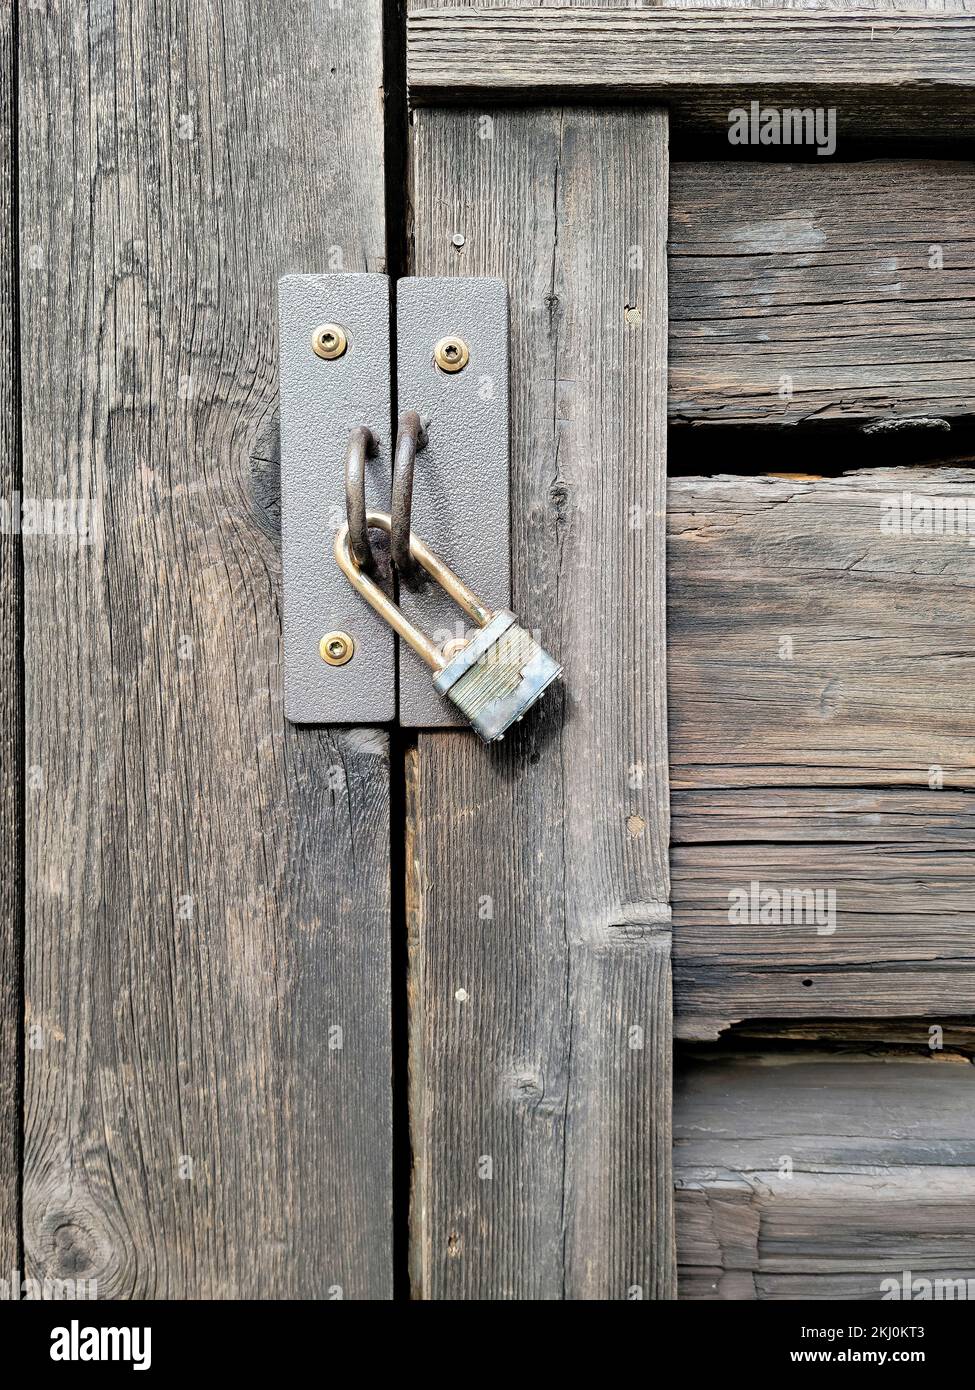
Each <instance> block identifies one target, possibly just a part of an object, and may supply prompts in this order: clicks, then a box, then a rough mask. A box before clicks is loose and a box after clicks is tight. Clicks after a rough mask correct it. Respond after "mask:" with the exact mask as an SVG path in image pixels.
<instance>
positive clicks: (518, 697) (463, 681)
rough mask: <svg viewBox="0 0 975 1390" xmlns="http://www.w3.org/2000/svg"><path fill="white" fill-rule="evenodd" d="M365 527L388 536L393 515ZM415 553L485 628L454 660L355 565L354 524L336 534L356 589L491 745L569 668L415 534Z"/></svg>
mask: <svg viewBox="0 0 975 1390" xmlns="http://www.w3.org/2000/svg"><path fill="white" fill-rule="evenodd" d="M366 524H367V525H368V526H370V527H371V526H378V527H379V529H380V530H382V531H386V532H387V533H388V532H389V531H390V530H391V526H392V523H391V520H390V517H389V513H388V512H368V513H367V514H366ZM410 553H411V554H412V556H413V559H414V560H416V562H417V563H418V564H420V565H422V566H423V568H424V569H425V570H426V572H427V574H429V576H430V578H431V579H432V580H433V581H434V582H435V583H437V584H439V585H440V586H441V588H442V589H443V590H444V592H445V593H447V594H449V595H450V597H451V598H452V599H453V600H454V602H455V603H456V604H457V606H458V607H459V608H462V609H463V610H464V612H465V613H466V614H467V616H468V617H469V618H471V619H472V620H473V621H474V622H475V623H476V624H477V627H478V631H477V632H475V634H474V636H473V637H472V638H471V639H470V640H469V641H468V642H467V643H466V645H465V646H464V647H463V648H462V649H461V650H460V651H459V652H458V653H457V654H456V655H455V656H452V657H451V658H450V659H449V660H448V659H447V658H446V657H445V656H444V654H443V652H442V651H441V650H440V648H439V647H438V646H437V645H436V643H435V642H432V641H431V640H430V638H429V637H427V636H426V634H425V633H423V632H421V631H420V629H419V628H418V627H415V626H414V624H413V623H411V622H410V620H409V619H408V618H407V617H405V616H404V614H403V612H402V610H401V609H400V608H399V607H398V605H397V604H395V603H394V602H393V601H392V599H391V598H389V597H388V596H387V595H386V594H384V593H383V591H382V589H380V587H379V585H378V584H376V583H375V582H374V581H373V580H372V579H370V578H369V576H368V575H367V574H365V573H364V572H363V571H362V570H361V569H360V568H359V566H358V565H357V564H356V562H355V560H354V559H353V557H352V553H351V549H350V546H349V528H348V525H347V524H346V525H344V526H342V527H341V529H340V530H339V531H338V532H337V533H336V536H335V559H336V562H337V564H338V566H339V568H340V569H341V570H342V572H343V574H345V575H346V577H347V578H348V580H349V583H350V584H351V585H352V587H353V588H354V589H355V590H356V592H357V593H359V594H361V595H362V597H363V598H364V599H365V601H366V602H367V603H368V604H369V605H370V606H371V607H372V608H374V609H375V610H376V612H377V613H378V614H379V615H380V616H381V617H383V618H385V619H386V621H387V622H388V623H389V625H390V627H392V628H393V629H394V630H395V631H396V632H398V633H399V635H400V637H402V638H403V640H404V642H406V643H407V644H408V646H410V647H412V649H413V650H414V651H415V652H416V653H417V655H418V656H420V657H422V659H423V660H424V661H425V662H426V663H427V665H428V666H429V667H430V668H431V669H432V671H433V673H434V676H433V684H434V687H435V689H436V690H438V691H439V692H440V694H441V695H446V697H447V699H448V700H452V701H453V703H454V704H455V705H456V706H457V708H458V709H459V710H461V712H462V713H463V714H464V715H466V717H467V718H468V719H469V720H470V722H471V724H472V725H473V726H474V728H475V729H476V730H477V732H478V733H479V734H480V736H481V738H482V739H483V740H484V742H485V743H494V742H495V740H497V739H500V738H503V737H504V733H505V730H506V729H508V728H510V727H511V725H512V724H514V723H515V721H516V720H518V719H521V718H522V717H523V716H524V714H525V712H526V710H529V709H530V708H531V707H532V705H533V704H534V703H535V701H536V700H537V699H538V698H539V696H540V695H541V694H542V693H543V691H545V690H546V689H547V688H548V687H549V686H550V685H551V684H552V682H553V681H554V680H556V679H557V678H558V677H559V676H560V675H561V674H562V667H561V666H560V665H559V664H558V662H557V661H554V660H553V659H552V657H550V656H549V654H548V652H545V651H543V650H542V648H541V647H540V646H539V645H538V643H537V642H536V641H535V639H534V638H533V637H532V636H531V634H530V633H528V632H526V631H525V629H524V628H523V627H519V626H518V621H517V619H516V618H515V615H514V613H509V612H508V611H507V610H506V609H502V610H501V611H499V612H497V613H494V612H492V610H491V609H490V608H488V607H487V605H486V604H483V603H482V602H481V600H480V599H479V598H478V597H477V595H476V594H474V593H472V591H471V590H470V589H469V588H468V587H467V585H466V584H465V583H464V582H463V580H461V579H459V578H458V577H457V575H456V574H454V572H453V570H452V569H450V568H449V567H448V566H447V565H445V564H444V563H443V561H442V560H439V559H438V558H437V556H436V555H434V554H433V552H432V551H431V550H428V549H427V547H426V546H425V545H424V544H423V542H422V541H421V540H420V538H419V536H416V535H414V534H413V533H412V532H411V533H410Z"/></svg>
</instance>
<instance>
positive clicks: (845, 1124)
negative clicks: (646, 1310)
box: [674, 1052, 975, 1299]
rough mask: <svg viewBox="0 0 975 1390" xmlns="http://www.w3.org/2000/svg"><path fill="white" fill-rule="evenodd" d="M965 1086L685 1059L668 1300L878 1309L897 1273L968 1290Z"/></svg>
mask: <svg viewBox="0 0 975 1390" xmlns="http://www.w3.org/2000/svg"><path fill="white" fill-rule="evenodd" d="M973 1087H975V1075H973V1072H972V1067H971V1065H970V1063H969V1062H968V1061H967V1060H964V1059H957V1060H952V1059H950V1058H947V1057H945V1056H942V1057H941V1058H940V1059H939V1058H937V1057H930V1058H920V1057H918V1058H911V1059H894V1058H891V1059H885V1060H878V1059H876V1058H870V1057H864V1056H859V1057H857V1056H850V1057H849V1058H844V1059H842V1060H839V1059H833V1060H829V1061H824V1060H823V1058H822V1057H821V1056H819V1055H817V1054H815V1053H796V1054H790V1055H787V1056H783V1055H781V1054H775V1053H761V1052H754V1053H745V1054H740V1055H733V1056H730V1057H729V1056H722V1055H715V1056H710V1057H709V1056H707V1055H704V1056H696V1055H693V1054H692V1055H691V1056H689V1057H686V1058H685V1059H684V1060H683V1061H682V1063H681V1066H680V1067H679V1068H678V1075H677V1087H676V1092H675V1099H674V1149H675V1153H674V1175H675V1182H676V1184H677V1188H678V1192H677V1223H678V1224H677V1241H678V1254H679V1260H680V1283H681V1297H682V1298H746V1299H747V1298H860V1299H879V1298H881V1297H882V1295H883V1292H884V1285H883V1283H882V1281H883V1280H885V1279H891V1278H893V1279H896V1280H898V1281H900V1280H901V1278H902V1276H903V1272H904V1271H905V1270H908V1271H911V1273H912V1274H913V1275H914V1276H917V1277H922V1278H927V1279H932V1280H933V1279H945V1278H955V1279H957V1278H961V1279H975V1257H973V1251H975V1104H973V1101H975V1091H973ZM729 1097H733V1103H731V1104H730V1103H729Z"/></svg>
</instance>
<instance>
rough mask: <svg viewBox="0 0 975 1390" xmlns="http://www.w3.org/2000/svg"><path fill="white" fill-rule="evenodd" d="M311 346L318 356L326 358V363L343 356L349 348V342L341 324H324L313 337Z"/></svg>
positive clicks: (316, 330)
mask: <svg viewBox="0 0 975 1390" xmlns="http://www.w3.org/2000/svg"><path fill="white" fill-rule="evenodd" d="M311 346H312V351H313V352H314V353H315V354H316V356H318V357H324V358H325V360H326V362H332V361H334V359H335V358H336V357H341V356H342V354H343V353H344V352H345V349H346V348H347V347H348V346H349V340H348V338H347V337H346V333H345V329H344V328H343V327H342V326H341V324H338V323H323V324H320V325H319V327H318V328H316V329H315V331H314V333H313V334H312V335H311Z"/></svg>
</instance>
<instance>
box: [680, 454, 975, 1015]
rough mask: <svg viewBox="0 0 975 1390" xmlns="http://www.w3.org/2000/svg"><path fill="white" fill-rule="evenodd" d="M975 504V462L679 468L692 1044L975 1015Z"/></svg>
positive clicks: (684, 991)
mask: <svg viewBox="0 0 975 1390" xmlns="http://www.w3.org/2000/svg"><path fill="white" fill-rule="evenodd" d="M905 494H907V495H908V496H909V497H910V498H911V502H910V504H909V505H907V506H906V509H905V502H904V497H905ZM949 500H950V503H951V506H952V507H958V506H960V507H961V508H962V514H961V516H960V524H957V523H958V518H957V517H956V518H955V520H953V521H951V523H950V530H946V529H945V516H944V512H943V511H942V514H941V516H942V519H941V529H940V532H939V529H938V521H937V508H938V506H939V504H940V505H942V507H943V505H944V503H945V502H948V501H949ZM895 503H896V508H895ZM926 506H927V508H928V510H929V513H930V521H931V526H930V529H929V528H927V527H926V526H925V523H924V514H925V507H926ZM896 509H899V510H900V518H899V519H900V523H901V524H900V526H895V525H894V524H893V523H894V522H895V520H896V519H897V518H895V515H894V512H895V510H896ZM969 509H970V514H971V518H972V522H973V523H975V471H973V470H972V469H960V468H954V469H952V468H939V469H920V468H918V469H875V470H869V469H865V470H861V471H859V472H856V473H851V474H846V475H844V476H843V477H841V478H835V479H819V480H815V479H805V480H795V479H792V480H790V479H786V478H782V479H775V478H743V477H735V478H729V477H725V478H693V479H692V478H673V479H671V480H670V486H669V506H668V531H669V547H668V566H667V575H668V609H669V612H668V620H669V641H668V671H669V677H670V679H669V715H670V719H669V725H670V776H671V786H672V789H673V790H672V822H673V832H672V834H673V851H672V864H671V873H672V881H673V933H674V1000H675V1010H676V1020H677V1022H676V1026H677V1031H678V1034H679V1035H681V1036H684V1037H707V1036H714V1035H715V1034H716V1033H717V1032H718V1031H720V1029H721V1028H722V1027H724V1026H726V1025H727V1024H728V1023H729V1022H733V1021H735V1020H740V1019H745V1018H752V1019H754V1018H771V1017H778V1018H787V1017H791V1018H810V1017H819V1018H843V1017H848V1018H849V1017H883V1016H885V1015H886V1016H888V1017H894V1016H902V1017H908V1016H918V1015H927V1016H929V1017H932V1018H934V1019H935V1021H937V1019H938V1017H939V1016H940V1015H941V1014H943V1013H944V1012H945V1011H951V1012H955V1013H965V1012H975V949H973V947H972V942H973V940H975V936H973V932H975V908H973V904H975V867H973V862H972V860H973V856H972V854H971V849H970V846H971V843H972V835H973V831H975V820H973V816H975V807H973V804H972V803H973V790H972V789H973V788H975V738H973V735H972V696H971V691H972V688H973V685H975V652H973V650H972V641H971V611H972V602H973V579H972V575H971V559H970V557H971V555H972V550H971V547H970V545H969V539H970V536H971V534H972V531H971V528H970V526H969V524H968V516H969ZM753 883H757V884H759V885H760V887H761V889H762V890H764V889H772V890H775V891H779V892H781V891H782V890H784V889H801V890H808V891H811V892H813V893H816V892H818V893H820V895H821V898H820V900H819V901H820V902H821V904H825V905H826V909H827V911H828V906H829V903H830V901H831V899H830V897H829V895H830V894H832V895H833V897H832V903H833V907H834V909H835V911H834V913H833V915H832V917H831V918H829V919H828V920H824V921H823V922H821V923H817V922H815V921H813V920H812V919H811V917H809V916H806V917H800V918H799V919H797V918H796V917H795V916H791V917H790V916H789V914H788V913H784V914H780V915H779V916H776V915H775V914H774V913H772V914H770V915H769V916H767V917H766V918H765V919H763V918H762V917H761V916H759V915H756V914H754V913H749V914H746V915H742V913H741V912H733V911H732V909H733V908H735V907H736V905H739V904H740V902H741V896H740V895H741V894H742V893H743V892H744V893H746V894H747V893H750V892H751V885H752V884H753Z"/></svg>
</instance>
